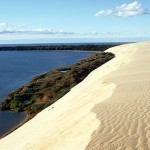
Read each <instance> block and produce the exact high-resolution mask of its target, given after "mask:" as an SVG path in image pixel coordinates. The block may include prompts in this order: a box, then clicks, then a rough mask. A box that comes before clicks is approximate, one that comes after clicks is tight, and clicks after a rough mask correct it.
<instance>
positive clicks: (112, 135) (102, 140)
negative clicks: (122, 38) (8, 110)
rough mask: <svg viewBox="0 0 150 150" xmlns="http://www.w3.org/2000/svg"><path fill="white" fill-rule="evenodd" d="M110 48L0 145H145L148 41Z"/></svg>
mask: <svg viewBox="0 0 150 150" xmlns="http://www.w3.org/2000/svg"><path fill="white" fill-rule="evenodd" d="M108 51H110V52H113V53H115V55H116V57H115V58H114V59H113V60H111V61H109V62H108V63H106V64H105V65H103V66H102V67H100V68H98V69H96V70H94V71H93V72H92V73H91V74H90V75H89V76H88V77H87V78H86V79H85V80H84V81H83V82H81V83H80V84H78V85H77V86H76V87H74V88H73V89H72V90H71V91H70V92H69V93H68V94H67V95H65V96H64V97H63V98H61V99H60V100H59V101H57V102H56V103H55V104H53V106H50V107H49V108H47V109H45V110H44V111H42V112H41V113H39V114H38V115H37V116H36V117H35V118H33V119H32V120H30V121H29V122H28V123H26V124H25V125H23V126H22V127H20V128H19V129H17V130H16V131H14V132H13V133H11V134H10V135H8V136H7V137H5V138H3V139H1V140H0V150H84V149H88V150H125V149H130V150H133V149H140V150H143V149H144V150H149V149H150V147H149V145H150V69H149V63H150V42H146V43H137V44H127V45H122V46H118V47H114V48H111V49H109V50H108ZM52 107H54V108H52Z"/></svg>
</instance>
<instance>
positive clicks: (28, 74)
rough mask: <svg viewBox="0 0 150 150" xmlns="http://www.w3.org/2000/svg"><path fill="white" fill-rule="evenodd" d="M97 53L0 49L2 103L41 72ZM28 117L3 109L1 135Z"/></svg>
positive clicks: (0, 98)
mask: <svg viewBox="0 0 150 150" xmlns="http://www.w3.org/2000/svg"><path fill="white" fill-rule="evenodd" d="M93 53H94V52H73V51H59V52H58V51H1V52H0V103H1V102H2V100H3V99H4V98H5V97H6V96H7V94H9V93H10V92H12V91H13V90H16V89H17V88H19V87H21V86H23V85H24V84H26V83H28V82H30V80H31V79H32V78H33V77H35V76H37V75H40V74H43V73H45V72H48V71H51V70H54V69H56V68H61V67H64V66H69V65H72V64H74V63H76V62H78V61H80V60H81V59H84V58H86V57H88V56H89V55H91V54H93ZM25 118H26V115H25V113H23V112H21V113H15V112H12V111H4V112H1V111H0V137H2V135H4V134H5V133H7V132H9V131H10V130H11V129H12V128H14V127H15V126H17V125H18V124H19V123H21V122H22V121H23V120H24V119H25Z"/></svg>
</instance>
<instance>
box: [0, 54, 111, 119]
mask: <svg viewBox="0 0 150 150" xmlns="http://www.w3.org/2000/svg"><path fill="white" fill-rule="evenodd" d="M113 57H114V54H112V53H106V52H101V53H97V54H93V55H92V56H90V57H88V58H87V59H84V60H81V61H80V62H78V63H76V64H74V65H72V66H68V67H63V68H60V69H56V70H53V71H51V72H48V73H45V74H43V75H40V76H37V77H35V78H33V80H32V81H31V82H30V83H29V84H27V85H25V86H23V87H21V88H19V89H18V90H16V91H14V92H12V93H11V94H9V95H8V96H7V97H6V99H4V101H3V102H2V107H1V110H14V111H17V112H18V111H25V112H26V113H27V114H28V116H29V118H31V117H33V116H35V115H36V114H37V113H38V112H40V111H41V110H43V109H44V108H46V107H47V106H49V105H51V104H53V103H54V102H56V101H57V100H58V99H59V98H61V97H62V96H64V95H65V94H66V93H67V92H69V91H70V89H71V88H72V87H74V86H75V85H77V84H78V83H79V82H81V81H82V80H83V79H84V78H85V77H86V76H87V75H88V74H89V73H90V72H91V71H93V70H94V69H96V68H97V67H99V66H101V65H103V64H104V63H106V62H107V61H109V60H110V59H112V58H113Z"/></svg>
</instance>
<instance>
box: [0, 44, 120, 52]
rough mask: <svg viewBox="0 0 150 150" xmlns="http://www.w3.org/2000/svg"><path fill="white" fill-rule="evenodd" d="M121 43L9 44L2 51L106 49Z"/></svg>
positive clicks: (0, 49)
mask: <svg viewBox="0 0 150 150" xmlns="http://www.w3.org/2000/svg"><path fill="white" fill-rule="evenodd" d="M117 45H119V44H101V45H95V44H85V45H51V46H7V47H0V51H27V50H29V51H31V50H34V51H37V50H75V51H104V50H106V49H108V48H110V47H113V46H117Z"/></svg>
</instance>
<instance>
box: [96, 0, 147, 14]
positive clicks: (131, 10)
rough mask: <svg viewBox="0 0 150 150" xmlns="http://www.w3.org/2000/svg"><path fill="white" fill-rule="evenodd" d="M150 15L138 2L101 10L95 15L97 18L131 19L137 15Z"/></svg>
mask: <svg viewBox="0 0 150 150" xmlns="http://www.w3.org/2000/svg"><path fill="white" fill-rule="evenodd" d="M145 14H149V12H148V10H147V9H144V8H143V7H142V4H140V3H139V2H138V1H134V2H132V3H130V4H122V5H121V6H117V7H116V8H115V9H107V10H101V11H99V12H97V13H96V14H95V16H97V17H98V16H110V15H114V16H118V17H131V16H137V15H145Z"/></svg>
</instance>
